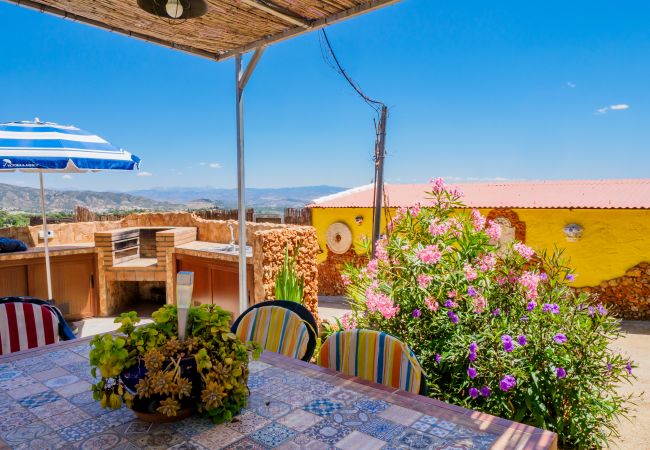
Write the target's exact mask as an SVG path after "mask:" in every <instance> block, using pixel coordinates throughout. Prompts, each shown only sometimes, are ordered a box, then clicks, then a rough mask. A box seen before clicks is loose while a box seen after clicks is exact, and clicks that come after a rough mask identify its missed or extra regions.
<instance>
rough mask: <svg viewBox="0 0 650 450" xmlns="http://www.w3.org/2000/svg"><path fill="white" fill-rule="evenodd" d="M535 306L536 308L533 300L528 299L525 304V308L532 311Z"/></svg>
mask: <svg viewBox="0 0 650 450" xmlns="http://www.w3.org/2000/svg"><path fill="white" fill-rule="evenodd" d="M535 308H537V303H536V302H535V300H531V301H529V302H528V304H527V305H526V309H527V310H528V311H532V310H533V309H535Z"/></svg>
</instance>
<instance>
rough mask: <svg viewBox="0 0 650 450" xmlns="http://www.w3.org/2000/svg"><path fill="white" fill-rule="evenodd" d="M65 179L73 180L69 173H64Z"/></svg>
mask: <svg viewBox="0 0 650 450" xmlns="http://www.w3.org/2000/svg"><path fill="white" fill-rule="evenodd" d="M63 179H64V180H72V175H68V174H67V173H66V174H65V175H63Z"/></svg>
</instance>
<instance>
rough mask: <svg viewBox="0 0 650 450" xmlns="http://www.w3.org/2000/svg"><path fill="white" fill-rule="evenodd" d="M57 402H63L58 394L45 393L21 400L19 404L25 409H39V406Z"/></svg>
mask: <svg viewBox="0 0 650 450" xmlns="http://www.w3.org/2000/svg"><path fill="white" fill-rule="evenodd" d="M57 400H61V396H59V395H58V394H57V393H56V392H52V391H45V392H40V393H38V394H33V395H30V396H28V397H24V398H21V399H20V400H18V403H20V404H21V405H22V406H24V407H25V408H37V407H39V406H43V405H45V404H47V403H52V402H55V401H57Z"/></svg>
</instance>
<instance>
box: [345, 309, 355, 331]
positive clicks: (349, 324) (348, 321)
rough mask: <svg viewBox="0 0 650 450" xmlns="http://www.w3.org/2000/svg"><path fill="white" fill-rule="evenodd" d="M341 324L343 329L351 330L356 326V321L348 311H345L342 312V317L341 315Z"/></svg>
mask: <svg viewBox="0 0 650 450" xmlns="http://www.w3.org/2000/svg"><path fill="white" fill-rule="evenodd" d="M341 326H342V327H343V329H344V330H351V329H353V328H356V327H357V321H356V319H353V318H352V316H351V315H350V313H345V314H343V317H341Z"/></svg>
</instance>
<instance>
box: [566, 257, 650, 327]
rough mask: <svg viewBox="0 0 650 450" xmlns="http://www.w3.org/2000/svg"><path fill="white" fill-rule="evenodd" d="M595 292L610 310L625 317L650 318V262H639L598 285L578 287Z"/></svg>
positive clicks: (578, 289) (580, 289)
mask: <svg viewBox="0 0 650 450" xmlns="http://www.w3.org/2000/svg"><path fill="white" fill-rule="evenodd" d="M576 291H578V292H587V293H590V294H595V295H596V296H597V297H598V299H599V300H600V301H602V302H603V303H605V304H607V306H608V308H609V309H610V311H611V312H612V313H613V314H614V315H616V316H618V317H620V318H623V319H632V320H648V319H650V263H647V262H643V263H641V264H637V265H636V266H634V267H632V268H631V269H629V270H627V271H626V272H625V275H623V276H622V277H619V278H614V279H612V280H607V281H603V282H602V283H600V284H599V285H598V286H592V287H581V288H576Z"/></svg>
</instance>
